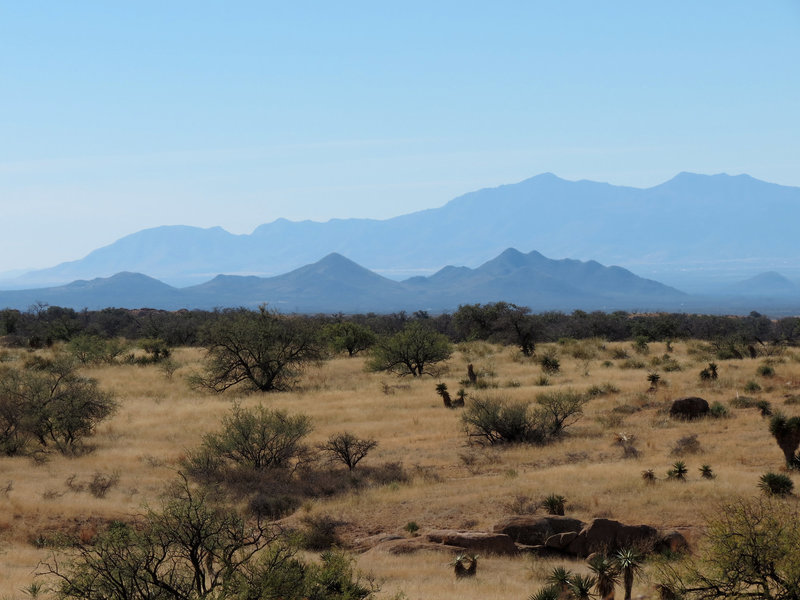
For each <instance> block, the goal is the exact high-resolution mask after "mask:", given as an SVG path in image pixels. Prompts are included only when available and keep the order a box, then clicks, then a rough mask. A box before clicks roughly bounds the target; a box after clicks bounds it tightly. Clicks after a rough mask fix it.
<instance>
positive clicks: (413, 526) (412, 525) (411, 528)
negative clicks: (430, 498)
mask: <svg viewBox="0 0 800 600" xmlns="http://www.w3.org/2000/svg"><path fill="white" fill-rule="evenodd" d="M403 529H405V530H406V531H407V532H408V533H410V534H411V535H414V534H415V533H417V532H418V531H419V525H417V522H416V521H409V522H408V523H406V526H405V527H403Z"/></svg>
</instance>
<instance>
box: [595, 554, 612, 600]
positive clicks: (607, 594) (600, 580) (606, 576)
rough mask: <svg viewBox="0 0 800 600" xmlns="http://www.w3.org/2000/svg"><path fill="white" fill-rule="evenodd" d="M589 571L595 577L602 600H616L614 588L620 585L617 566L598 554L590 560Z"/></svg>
mask: <svg viewBox="0 0 800 600" xmlns="http://www.w3.org/2000/svg"><path fill="white" fill-rule="evenodd" d="M589 569H590V570H591V571H592V573H594V575H595V578H596V581H595V584H594V586H595V589H596V590H597V595H598V596H599V597H600V600H614V587H615V586H616V585H617V583H619V570H618V567H617V564H616V563H615V562H614V561H612V560H611V559H609V558H608V557H607V556H605V555H604V554H597V555H595V556H594V557H592V559H591V560H589Z"/></svg>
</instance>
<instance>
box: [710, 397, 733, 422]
mask: <svg viewBox="0 0 800 600" xmlns="http://www.w3.org/2000/svg"><path fill="white" fill-rule="evenodd" d="M709 414H710V415H711V416H712V417H713V418H714V419H726V418H728V417H729V416H730V412H729V411H728V408H727V407H726V406H725V405H724V404H723V403H722V402H719V401H715V402H712V403H711V407H710V411H709Z"/></svg>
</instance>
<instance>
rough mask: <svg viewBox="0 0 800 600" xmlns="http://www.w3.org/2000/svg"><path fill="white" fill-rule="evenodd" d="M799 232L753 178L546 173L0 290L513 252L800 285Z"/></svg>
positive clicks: (171, 239) (100, 253) (172, 236)
mask: <svg viewBox="0 0 800 600" xmlns="http://www.w3.org/2000/svg"><path fill="white" fill-rule="evenodd" d="M797 222H800V188H796V187H786V186H781V185H776V184H772V183H766V182H763V181H759V180H757V179H754V178H752V177H750V176H748V175H737V176H729V175H724V174H722V175H696V174H692V173H681V174H679V175H677V176H676V177H674V178H673V179H671V180H669V181H667V182H665V183H663V184H660V185H657V186H654V187H651V188H647V189H638V188H631V187H624V186H615V185H610V184H607V183H597V182H592V181H583V180H582V181H566V180H564V179H560V178H559V177H556V176H555V175H552V174H549V173H546V174H542V175H538V176H536V177H533V178H530V179H527V180H525V181H522V182H520V183H516V184H511V185H503V186H499V187H496V188H487V189H482V190H478V191H475V192H471V193H468V194H465V195H463V196H460V197H458V198H455V199H453V200H451V201H450V202H448V203H447V204H445V205H444V206H442V207H440V208H434V209H428V210H423V211H419V212H414V213H410V214H406V215H402V216H398V217H394V218H392V219H386V220H374V219H333V220H330V221H327V222H324V223H319V222H314V221H301V222H291V221H287V220H285V219H278V220H277V221H274V222H272V223H268V224H264V225H260V226H258V227H256V228H255V230H254V231H253V233H252V234H249V235H234V234H231V233H228V232H227V231H225V230H223V229H222V228H220V227H212V228H210V229H201V228H196V227H188V226H165V227H157V228H153V229H146V230H143V231H139V232H137V233H133V234H131V235H128V236H126V237H124V238H121V239H120V240H117V241H116V242H114V243H113V244H110V245H109V246H105V247H103V248H99V249H97V250H95V251H93V252H91V253H90V254H89V255H87V256H86V257H85V258H83V259H80V260H77V261H72V262H67V263H62V264H60V265H57V266H55V267H51V268H49V269H43V270H39V271H34V272H31V273H27V274H25V275H23V276H21V277H18V278H16V279H14V280H12V281H6V282H4V283H3V286H4V287H6V288H8V287H9V286H14V287H17V288H19V287H36V286H44V285H55V284H59V285H60V284H64V283H66V282H68V281H73V280H76V279H92V278H95V277H107V276H111V275H113V274H115V273H118V272H121V271H130V272H140V273H147V274H148V275H151V276H153V277H156V278H158V279H161V280H164V281H166V282H168V283H170V284H173V285H181V286H185V285H192V284H199V283H201V282H205V281H207V280H208V279H210V278H211V277H213V276H215V275H217V274H219V273H226V274H229V275H234V274H255V275H259V276H265V275H275V274H278V273H284V272H287V271H290V270H292V269H296V268H299V267H301V266H302V265H305V264H309V263H312V262H313V261H316V260H317V259H318V258H319V257H320V256H325V255H327V254H329V253H331V252H337V253H340V254H342V255H345V256H348V257H350V258H351V259H353V260H354V261H356V262H357V263H358V264H362V265H364V266H366V267H367V268H369V269H371V270H373V271H376V272H378V273H381V274H392V275H395V274H400V275H402V274H404V275H405V276H409V275H411V274H414V273H423V274H430V273H433V272H435V271H437V270H439V269H441V268H442V267H443V266H445V265H449V264H457V265H467V266H469V267H475V266H478V265H480V264H482V263H484V262H486V261H487V260H489V259H491V258H492V257H494V256H497V255H498V254H499V253H500V252H501V251H502V250H504V249H505V248H508V247H516V248H521V249H523V250H525V251H528V250H532V249H533V248H536V249H537V250H538V251H540V252H542V253H544V254H545V255H548V256H569V257H573V258H578V259H582V260H588V259H594V260H598V261H600V262H601V263H603V264H617V265H621V266H623V267H625V268H628V269H633V270H635V271H636V272H638V273H641V274H646V275H647V276H650V277H656V276H657V275H658V274H659V273H664V274H672V275H675V274H680V273H694V274H695V275H696V277H697V278H698V279H699V280H700V281H701V282H702V281H704V280H707V279H708V278H709V276H710V275H711V274H713V273H728V275H727V277H728V280H730V281H733V280H736V279H742V278H744V277H745V276H746V275H745V273H746V274H747V275H752V274H754V273H758V272H760V271H769V270H778V269H780V270H781V271H786V270H789V271H790V272H788V273H787V274H788V275H789V276H790V277H792V278H800V265H799V264H798V263H797V260H796V257H797V256H799V255H800V236H797V235H796V231H795V229H796V223H797ZM736 269H739V271H741V275H737V273H739V271H736ZM672 275H671V276H672ZM656 278H658V279H663V277H661V276H658V277H656ZM674 279H675V278H674V277H672V279H671V280H674Z"/></svg>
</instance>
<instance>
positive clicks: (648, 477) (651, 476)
mask: <svg viewBox="0 0 800 600" xmlns="http://www.w3.org/2000/svg"><path fill="white" fill-rule="evenodd" d="M642 479H643V480H644V482H645V483H650V484H652V483H655V482H656V479H657V478H656V472H655V471H653V469H647V470H645V471H642Z"/></svg>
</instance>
